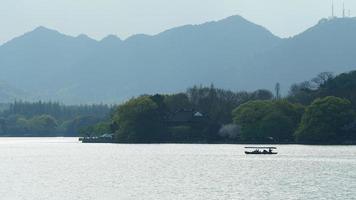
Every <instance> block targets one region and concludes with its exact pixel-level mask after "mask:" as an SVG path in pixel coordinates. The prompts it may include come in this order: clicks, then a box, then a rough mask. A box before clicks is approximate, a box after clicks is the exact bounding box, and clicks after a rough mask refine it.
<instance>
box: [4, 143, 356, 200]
mask: <svg viewBox="0 0 356 200" xmlns="http://www.w3.org/2000/svg"><path fill="white" fill-rule="evenodd" d="M243 147H244V146H243V145H181V144H165V145H116V144H81V143H78V142H77V138H1V139H0V199H6V200H7V199H8V200H17V199H26V200H27V199H31V200H32V199H34V200H42V199H43V200H50V199H56V200H57V199H58V200H82V199H83V200H84V199H88V200H89V199H99V200H111V199H115V200H117V199H120V200H121V199H138V200H141V199H153V200H156V199H163V200H170V199H194V200H195V199H201V200H206V199H219V200H220V199H308V200H310V199H318V200H319V199H356V146H302V145H277V147H278V152H279V154H278V155H244V153H243V151H244V148H243Z"/></svg>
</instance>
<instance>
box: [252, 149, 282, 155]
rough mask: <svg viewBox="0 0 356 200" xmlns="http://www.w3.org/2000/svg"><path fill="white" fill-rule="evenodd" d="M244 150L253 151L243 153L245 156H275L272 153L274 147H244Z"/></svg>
mask: <svg viewBox="0 0 356 200" xmlns="http://www.w3.org/2000/svg"><path fill="white" fill-rule="evenodd" d="M245 149H253V150H252V151H245V154H268V155H271V154H277V152H275V151H273V150H275V149H277V148H276V147H245Z"/></svg>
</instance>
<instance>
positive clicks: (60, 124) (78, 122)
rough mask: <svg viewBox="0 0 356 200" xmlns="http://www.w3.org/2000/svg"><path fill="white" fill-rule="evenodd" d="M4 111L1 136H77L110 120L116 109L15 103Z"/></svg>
mask: <svg viewBox="0 0 356 200" xmlns="http://www.w3.org/2000/svg"><path fill="white" fill-rule="evenodd" d="M0 108H1V110H0V111H1V112H0V136H9V137H20V136H25V137H53V136H63V137H73V136H79V135H80V132H81V130H83V129H84V128H85V127H88V126H91V125H93V124H96V123H99V122H100V121H103V120H107V119H106V118H107V117H108V116H109V113H110V111H111V109H112V106H110V105H104V104H99V105H95V104H93V105H71V106H69V105H63V104H60V103H58V102H42V101H38V102H25V101H15V102H14V103H11V104H2V105H0Z"/></svg>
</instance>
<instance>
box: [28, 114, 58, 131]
mask: <svg viewBox="0 0 356 200" xmlns="http://www.w3.org/2000/svg"><path fill="white" fill-rule="evenodd" d="M28 124H29V127H30V129H31V132H33V133H32V134H33V135H39V136H45V135H48V133H50V132H52V133H53V132H54V131H55V130H56V128H57V126H58V124H57V120H56V119H55V118H53V117H52V116H50V115H40V116H35V117H33V118H31V119H30V120H29V121H28Z"/></svg>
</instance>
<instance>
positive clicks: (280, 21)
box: [0, 0, 356, 43]
mask: <svg viewBox="0 0 356 200" xmlns="http://www.w3.org/2000/svg"><path fill="white" fill-rule="evenodd" d="M334 2H335V12H336V14H338V15H341V12H342V2H343V0H334ZM344 2H345V5H346V7H347V9H351V15H353V12H354V13H356V1H355V0H345V1H344ZM230 15H241V16H243V17H245V18H246V19H248V20H250V21H252V22H254V23H257V24H260V25H263V26H264V27H266V28H268V29H269V30H270V31H272V32H273V33H274V34H276V35H278V36H282V37H288V36H292V35H295V34H297V33H299V32H301V31H303V30H305V29H306V28H308V27H310V26H312V25H314V24H315V23H317V21H318V20H319V19H320V18H323V17H328V16H330V15H331V0H174V1H173V0H1V1H0V28H1V31H0V43H3V42H5V41H7V40H9V39H12V38H13V37H15V36H18V35H21V34H23V33H25V32H28V31H30V30H32V29H34V28H35V27H37V26H40V25H42V26H46V27H48V28H52V29H56V30H59V31H60V32H62V33H65V34H69V35H78V34H80V33H85V34H87V35H89V36H90V37H93V38H95V39H101V38H103V37H104V36H106V35H108V34H115V35H118V36H119V37H121V38H126V37H128V36H130V35H132V34H135V33H146V34H156V33H158V32H161V31H163V30H166V29H169V28H172V27H175V26H179V25H184V24H199V23H202V22H206V21H211V20H218V19H222V18H225V17H228V16H230Z"/></svg>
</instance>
